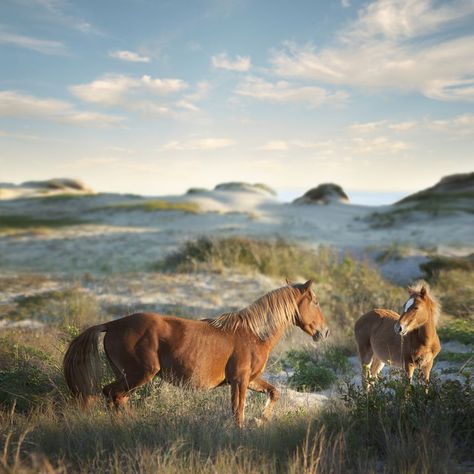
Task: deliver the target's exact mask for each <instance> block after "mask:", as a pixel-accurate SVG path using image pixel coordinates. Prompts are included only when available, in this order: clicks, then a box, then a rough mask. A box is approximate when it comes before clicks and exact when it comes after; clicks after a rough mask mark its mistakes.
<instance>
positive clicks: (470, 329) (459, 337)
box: [438, 319, 474, 344]
mask: <svg viewBox="0 0 474 474" xmlns="http://www.w3.org/2000/svg"><path fill="white" fill-rule="evenodd" d="M438 336H439V337H440V339H441V340H444V341H458V342H461V343H463V344H474V321H473V320H472V319H471V320H463V319H456V320H454V321H451V322H450V323H448V324H446V325H444V326H441V327H440V328H438Z"/></svg>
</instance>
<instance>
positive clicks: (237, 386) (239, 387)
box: [230, 379, 248, 428]
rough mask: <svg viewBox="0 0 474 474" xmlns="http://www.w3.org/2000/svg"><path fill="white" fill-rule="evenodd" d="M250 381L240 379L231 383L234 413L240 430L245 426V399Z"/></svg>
mask: <svg viewBox="0 0 474 474" xmlns="http://www.w3.org/2000/svg"><path fill="white" fill-rule="evenodd" d="M247 386H248V379H239V380H235V381H233V382H231V384H230V393H231V399H232V413H233V415H234V419H235V423H236V424H237V426H238V427H239V428H242V427H243V426H244V418H245V416H244V410H245V397H246V395H247Z"/></svg>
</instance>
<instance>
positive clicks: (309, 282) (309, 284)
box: [303, 280, 313, 293]
mask: <svg viewBox="0 0 474 474" xmlns="http://www.w3.org/2000/svg"><path fill="white" fill-rule="evenodd" d="M312 284H313V280H308V281H307V282H306V283H305V284H304V285H303V293H306V292H308V291H309V290H310V289H311V285H312Z"/></svg>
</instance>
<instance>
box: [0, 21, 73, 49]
mask: <svg viewBox="0 0 474 474" xmlns="http://www.w3.org/2000/svg"><path fill="white" fill-rule="evenodd" d="M0 44H10V45H13V46H18V47H19V48H24V49H30V50H32V51H36V52H38V53H42V54H50V55H64V54H66V51H67V49H66V46H65V45H64V44H63V43H61V42H60V41H51V40H45V39H39V38H33V37H32V36H25V35H18V34H15V33H10V32H8V31H5V30H4V29H3V28H1V27H0Z"/></svg>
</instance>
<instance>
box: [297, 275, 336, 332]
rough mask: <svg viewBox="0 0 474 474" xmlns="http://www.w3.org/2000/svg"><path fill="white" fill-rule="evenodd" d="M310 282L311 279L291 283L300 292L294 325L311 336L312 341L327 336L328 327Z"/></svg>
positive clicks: (311, 281)
mask: <svg viewBox="0 0 474 474" xmlns="http://www.w3.org/2000/svg"><path fill="white" fill-rule="evenodd" d="M312 284H313V280H308V281H307V282H306V283H303V284H295V285H292V286H293V288H295V289H297V290H298V291H299V292H300V294H301V298H300V300H299V303H298V317H297V318H296V325H297V326H299V327H300V328H301V329H302V330H303V331H304V332H306V333H307V334H309V335H310V336H312V338H313V340H314V341H318V340H319V339H323V338H326V337H328V336H329V328H328V327H327V325H326V321H325V320H324V316H323V313H322V312H321V308H320V306H319V302H318V300H317V298H316V296H315V295H314V293H313V290H312V289H311V286H312Z"/></svg>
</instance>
